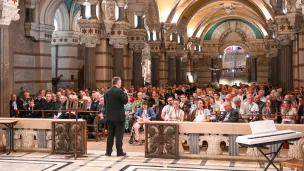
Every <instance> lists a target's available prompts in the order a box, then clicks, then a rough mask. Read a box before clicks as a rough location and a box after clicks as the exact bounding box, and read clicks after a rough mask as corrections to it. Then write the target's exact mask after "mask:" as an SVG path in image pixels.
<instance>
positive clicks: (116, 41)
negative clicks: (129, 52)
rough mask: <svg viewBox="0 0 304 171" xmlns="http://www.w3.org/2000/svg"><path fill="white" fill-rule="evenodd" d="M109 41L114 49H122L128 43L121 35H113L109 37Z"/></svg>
mask: <svg viewBox="0 0 304 171" xmlns="http://www.w3.org/2000/svg"><path fill="white" fill-rule="evenodd" d="M109 43H110V44H111V45H113V46H114V48H116V49H122V48H123V47H124V46H125V45H127V44H128V40H127V38H123V37H120V38H119V37H116V38H113V37H110V41H109Z"/></svg>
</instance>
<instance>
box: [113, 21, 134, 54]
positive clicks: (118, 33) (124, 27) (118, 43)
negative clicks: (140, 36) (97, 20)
mask: <svg viewBox="0 0 304 171" xmlns="http://www.w3.org/2000/svg"><path fill="white" fill-rule="evenodd" d="M130 27H131V25H130V24H129V23H127V22H125V21H115V22H114V24H113V27H112V31H111V34H110V35H109V38H110V44H112V45H113V46H114V48H123V47H124V45H127V44H128V31H129V29H130Z"/></svg>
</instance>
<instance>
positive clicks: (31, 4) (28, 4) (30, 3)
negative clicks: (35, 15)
mask: <svg viewBox="0 0 304 171" xmlns="http://www.w3.org/2000/svg"><path fill="white" fill-rule="evenodd" d="M38 4H39V0H25V1H24V5H25V8H31V9H33V8H35V7H36V6H37V5H38Z"/></svg>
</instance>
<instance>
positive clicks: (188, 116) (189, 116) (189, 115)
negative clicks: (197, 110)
mask: <svg viewBox="0 0 304 171" xmlns="http://www.w3.org/2000/svg"><path fill="white" fill-rule="evenodd" d="M182 110H183V111H184V121H189V122H193V121H194V119H195V114H193V110H191V104H190V102H186V103H185V104H184V105H183V108H182Z"/></svg>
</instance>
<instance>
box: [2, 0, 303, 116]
mask: <svg viewBox="0 0 304 171" xmlns="http://www.w3.org/2000/svg"><path fill="white" fill-rule="evenodd" d="M0 5H1V19H0V21H1V59H2V60H1V72H0V73H1V78H2V81H1V107H0V108H1V111H5V110H6V109H5V106H7V102H6V100H5V99H8V98H9V96H10V93H12V92H18V91H19V88H20V87H25V88H26V89H27V90H28V91H29V92H30V94H35V93H36V92H37V91H38V90H40V89H52V78H56V77H59V76H60V75H63V77H62V78H61V81H60V83H59V85H58V86H59V87H72V88H73V89H75V90H80V89H83V88H91V89H95V88H96V87H108V86H110V85H111V78H112V77H113V76H115V75H116V76H120V77H121V78H122V80H123V82H124V86H125V87H130V86H131V85H133V86H136V85H143V84H146V83H148V84H151V85H164V84H169V85H173V84H181V83H190V82H196V83H198V85H200V86H201V87H205V86H207V85H208V84H210V83H215V82H217V83H220V84H234V83H238V82H243V83H252V82H256V83H259V84H267V83H270V84H272V85H274V86H278V87H282V88H284V89H287V90H290V89H292V88H294V87H300V86H301V85H302V84H303V80H304V76H303V73H304V72H303V71H302V70H303V67H304V66H303V64H304V62H303V60H302V57H303V54H302V53H303V48H304V44H303V42H302V41H303V28H302V26H303V21H302V13H304V10H303V11H302V1H301V0H233V1H228V0H227V1H219V0H197V1H194V0H165V1H164V0H128V1H126V0H103V1H99V0H43V1H42V0H24V1H20V0H7V1H6V0H2V1H1V4H0Z"/></svg>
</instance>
